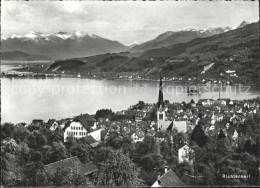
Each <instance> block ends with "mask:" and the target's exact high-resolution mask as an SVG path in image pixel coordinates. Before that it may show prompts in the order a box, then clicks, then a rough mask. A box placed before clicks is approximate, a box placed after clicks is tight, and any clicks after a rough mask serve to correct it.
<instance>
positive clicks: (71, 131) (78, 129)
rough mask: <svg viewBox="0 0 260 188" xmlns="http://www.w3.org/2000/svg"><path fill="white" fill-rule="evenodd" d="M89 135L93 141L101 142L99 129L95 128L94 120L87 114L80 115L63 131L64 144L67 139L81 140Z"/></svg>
mask: <svg viewBox="0 0 260 188" xmlns="http://www.w3.org/2000/svg"><path fill="white" fill-rule="evenodd" d="M88 135H91V136H92V137H93V138H94V139H95V140H97V141H101V129H98V128H97V126H96V122H95V119H94V118H93V117H91V116H90V115H88V114H84V115H80V116H77V117H76V118H74V120H73V121H72V122H71V123H70V124H69V126H68V127H66V129H65V131H64V142H66V141H67V138H68V137H73V138H82V137H85V136H88Z"/></svg>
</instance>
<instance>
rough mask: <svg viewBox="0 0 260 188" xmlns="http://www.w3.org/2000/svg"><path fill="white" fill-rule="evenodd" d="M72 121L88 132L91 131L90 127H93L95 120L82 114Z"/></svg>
mask: <svg viewBox="0 0 260 188" xmlns="http://www.w3.org/2000/svg"><path fill="white" fill-rule="evenodd" d="M74 121H79V122H80V123H81V124H82V126H83V127H84V128H85V129H86V130H87V131H89V132H91V131H93V129H92V128H91V127H92V126H93V125H94V123H95V119H94V118H93V117H92V116H90V115H89V114H83V115H80V116H77V117H75V118H74Z"/></svg>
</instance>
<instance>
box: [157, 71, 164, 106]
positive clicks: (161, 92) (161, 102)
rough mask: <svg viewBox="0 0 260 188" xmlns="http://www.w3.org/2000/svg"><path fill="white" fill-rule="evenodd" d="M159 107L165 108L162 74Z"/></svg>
mask: <svg viewBox="0 0 260 188" xmlns="http://www.w3.org/2000/svg"><path fill="white" fill-rule="evenodd" d="M157 108H158V109H159V108H164V102H163V84H162V76H160V85H159V97H158V103H157Z"/></svg>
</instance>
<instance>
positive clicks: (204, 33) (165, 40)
mask: <svg viewBox="0 0 260 188" xmlns="http://www.w3.org/2000/svg"><path fill="white" fill-rule="evenodd" d="M246 25H248V22H245V21H243V22H242V23H241V24H240V25H239V26H238V27H235V28H241V27H244V26H246ZM235 28H233V29H235ZM230 30H232V28H231V27H229V26H227V27H217V28H209V29H207V30H195V29H186V30H182V31H167V32H165V33H162V34H160V35H159V36H157V37H156V38H155V39H153V40H150V41H147V42H144V43H142V44H140V45H136V46H134V47H132V48H131V49H130V51H131V52H141V51H146V50H151V49H155V48H160V47H167V46H170V45H174V44H179V43H185V42H189V41H191V40H193V39H196V38H205V37H209V36H213V35H217V34H221V33H225V32H227V31H230Z"/></svg>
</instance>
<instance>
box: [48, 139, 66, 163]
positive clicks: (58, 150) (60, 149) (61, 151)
mask: <svg viewBox="0 0 260 188" xmlns="http://www.w3.org/2000/svg"><path fill="white" fill-rule="evenodd" d="M52 148H53V151H52V154H51V157H50V163H53V162H56V161H60V160H62V159H66V158H67V157H68V155H67V150H66V147H65V146H64V145H63V143H61V142H54V143H53V147H52Z"/></svg>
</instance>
